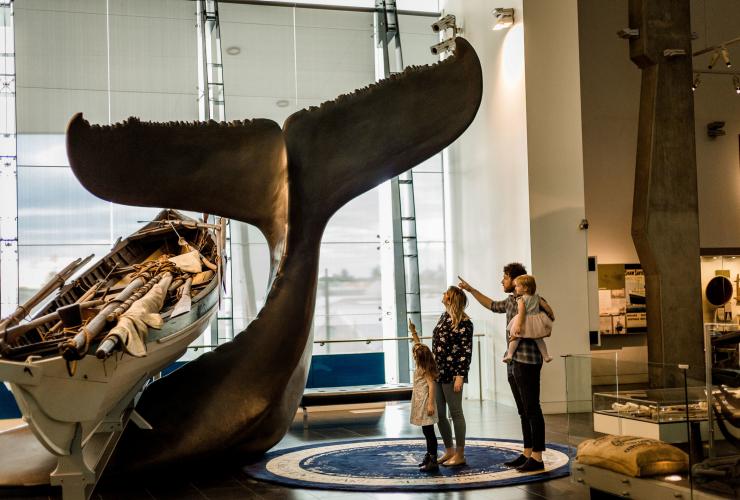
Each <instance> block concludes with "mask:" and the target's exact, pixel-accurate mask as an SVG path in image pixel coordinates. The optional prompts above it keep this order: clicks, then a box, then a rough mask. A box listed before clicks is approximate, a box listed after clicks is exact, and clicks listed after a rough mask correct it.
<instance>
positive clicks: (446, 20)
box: [432, 14, 457, 33]
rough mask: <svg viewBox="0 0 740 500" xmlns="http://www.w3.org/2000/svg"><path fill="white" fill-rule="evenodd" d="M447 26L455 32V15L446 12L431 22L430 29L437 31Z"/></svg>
mask: <svg viewBox="0 0 740 500" xmlns="http://www.w3.org/2000/svg"><path fill="white" fill-rule="evenodd" d="M448 28H452V30H453V32H454V33H457V25H456V24H455V16H453V15H452V14H447V15H446V16H444V17H443V18H441V19H439V20H437V21H435V22H433V23H432V31H434V32H435V33H438V32H440V31H444V30H446V29H448Z"/></svg>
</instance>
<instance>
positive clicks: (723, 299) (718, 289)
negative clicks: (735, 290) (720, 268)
mask: <svg viewBox="0 0 740 500" xmlns="http://www.w3.org/2000/svg"><path fill="white" fill-rule="evenodd" d="M704 295H706V297H707V301H708V302H709V303H710V304H712V305H713V306H718V307H719V306H721V305H724V304H726V303H727V302H728V301H729V300H730V299H731V298H732V282H731V281H730V280H729V279H727V278H726V277H724V276H715V277H714V278H712V279H711V280H709V283H707V287H706V288H705V289H704Z"/></svg>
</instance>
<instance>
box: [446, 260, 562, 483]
mask: <svg viewBox="0 0 740 500" xmlns="http://www.w3.org/2000/svg"><path fill="white" fill-rule="evenodd" d="M523 274H527V270H526V269H525V268H524V266H523V265H522V264H520V263H518V262H512V263H511V264H507V265H506V266H504V277H503V279H502V280H501V285H502V286H503V289H504V292H506V293H508V294H509V296H508V297H506V299H504V300H498V301H496V300H492V299H490V298H488V297H487V296H485V295H483V294H482V293H481V292H479V291H478V290H476V289H475V288H473V287H472V286H470V284H468V282H466V281H465V280H463V279H462V278H460V277H459V276H458V278H460V284H459V285H458V286H459V287H460V288H462V289H463V290H465V291H467V292H470V294H471V295H472V296H473V297H474V298H475V300H477V301H478V302H479V303H480V305H482V306H483V307H485V308H486V309H490V310H491V311H492V312H495V313H505V314H506V325H507V327H506V328H507V329H506V343H507V345H508V343H509V340H510V338H509V335H510V333H509V329H508V325H509V323H511V320H512V319H513V318H514V316H516V313H517V302H516V297H515V296H514V293H513V292H514V279H515V278H516V277H517V276H521V275H523ZM540 305H541V307H542V310H544V311H545V312H546V313H547V314H548V316H550V319H552V320H554V319H555V318H554V317H553V315H552V309H551V308H550V307H549V306H548V305H547V302H545V300H544V299H541V303H540ZM506 370H507V371H506V373H507V378H508V380H509V386H510V387H511V393H512V394H513V395H514V401H515V402H516V409H517V412H519V418H520V419H521V423H522V437H523V441H524V451H523V453H522V454H520V455H519V456H518V457H517V458H516V459H514V460H512V461H510V462H505V463H504V465H506V466H508V467H515V468H516V470H518V471H519V472H530V471H536V470H543V469H544V468H545V464H544V463H543V461H542V452H543V451H545V419H544V417H543V416H542V409H541V408H540V371H541V370H542V354H540V351H539V349H538V348H537V344H536V343H535V341H534V340H533V339H524V338H523V339H521V341H520V342H519V347H517V350H516V352H515V353H514V357H513V361H512V362H511V363H509V364H508V365H507V368H506Z"/></svg>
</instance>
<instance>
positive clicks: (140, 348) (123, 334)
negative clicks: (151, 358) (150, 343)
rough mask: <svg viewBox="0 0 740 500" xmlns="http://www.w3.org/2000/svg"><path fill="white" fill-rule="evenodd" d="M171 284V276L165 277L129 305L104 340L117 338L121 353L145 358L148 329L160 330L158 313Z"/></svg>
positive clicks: (160, 323) (160, 317) (162, 321)
mask: <svg viewBox="0 0 740 500" xmlns="http://www.w3.org/2000/svg"><path fill="white" fill-rule="evenodd" d="M170 283H172V275H171V274H169V273H168V274H167V275H165V276H164V277H163V278H162V279H161V280H160V281H159V282H158V283H157V284H156V285H154V286H153V287H152V289H151V290H149V291H148V292H147V294H146V295H144V296H143V297H142V298H140V299H139V300H137V301H136V302H134V303H133V304H131V307H129V308H128V310H127V311H126V312H124V313H123V314H121V316H119V318H118V323H116V326H114V327H113V328H112V329H111V331H110V333H109V334H108V335H106V336H105V339H109V338H113V339H115V338H117V339H118V340H119V342H120V344H119V345H120V346H121V348H122V349H123V351H124V352H125V353H127V354H130V355H131V356H134V357H137V358H141V357H143V356H146V336H147V333H148V332H149V327H152V328H157V329H159V328H161V327H162V324H163V323H164V320H163V319H162V316H160V315H159V311H160V310H161V309H162V306H163V305H164V299H165V297H166V296H167V289H168V288H169V286H170Z"/></svg>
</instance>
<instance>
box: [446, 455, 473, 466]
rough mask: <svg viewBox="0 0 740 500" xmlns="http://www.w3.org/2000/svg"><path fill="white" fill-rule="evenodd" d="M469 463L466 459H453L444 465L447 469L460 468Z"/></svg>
mask: <svg viewBox="0 0 740 500" xmlns="http://www.w3.org/2000/svg"><path fill="white" fill-rule="evenodd" d="M466 463H467V462H466V461H465V457H456V456H455V457H452V458H451V459H449V460H447V461H446V462H445V463H443V464H442V465H444V466H445V467H460V466H462V465H465V464H466Z"/></svg>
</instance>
